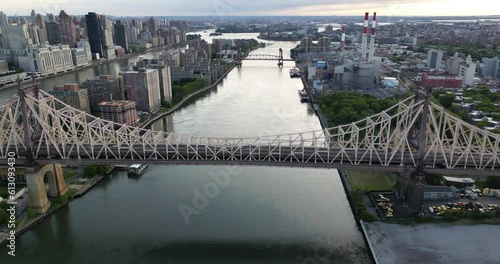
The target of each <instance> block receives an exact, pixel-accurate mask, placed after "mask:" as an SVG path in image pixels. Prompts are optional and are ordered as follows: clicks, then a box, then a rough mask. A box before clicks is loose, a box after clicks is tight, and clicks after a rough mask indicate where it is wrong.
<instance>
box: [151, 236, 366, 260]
mask: <svg viewBox="0 0 500 264" xmlns="http://www.w3.org/2000/svg"><path fill="white" fill-rule="evenodd" d="M362 251H364V252H362ZM368 255H369V254H367V252H366V249H363V248H358V247H357V246H356V245H355V244H345V245H340V246H338V247H329V246H328V245H321V244H318V242H317V241H312V242H311V243H293V244H283V243H279V242H262V241H249V242H246V241H245V242H243V241H218V242H209V241H175V242H172V243H168V244H165V245H163V246H161V247H156V248H152V249H149V250H147V251H146V252H145V254H144V256H143V257H144V258H145V259H144V260H145V261H147V262H148V263H151V262H152V263H370V262H371V260H370V259H357V257H356V256H368Z"/></svg>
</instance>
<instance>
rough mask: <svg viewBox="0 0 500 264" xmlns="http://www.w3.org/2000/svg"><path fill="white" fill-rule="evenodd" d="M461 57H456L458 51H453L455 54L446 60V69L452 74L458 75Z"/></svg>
mask: <svg viewBox="0 0 500 264" xmlns="http://www.w3.org/2000/svg"><path fill="white" fill-rule="evenodd" d="M461 62H462V59H460V58H459V57H458V53H457V52H455V55H454V56H453V57H451V58H449V59H448V61H446V70H447V71H448V72H449V73H451V74H454V75H458V73H459V71H460V63H461Z"/></svg>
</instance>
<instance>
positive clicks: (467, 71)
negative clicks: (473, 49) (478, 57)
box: [458, 55, 476, 87]
mask: <svg viewBox="0 0 500 264" xmlns="http://www.w3.org/2000/svg"><path fill="white" fill-rule="evenodd" d="M475 74H476V64H475V63H474V62H472V58H471V56H470V55H469V56H467V59H466V60H465V62H464V63H461V64H460V70H459V72H458V76H459V77H462V78H463V81H462V86H463V87H465V86H473V85H474V76H475Z"/></svg>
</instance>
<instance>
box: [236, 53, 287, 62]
mask: <svg viewBox="0 0 500 264" xmlns="http://www.w3.org/2000/svg"><path fill="white" fill-rule="evenodd" d="M279 59H280V56H278V55H272V54H250V55H248V56H246V57H245V60H272V61H277V60H279ZM283 61H294V60H292V59H283Z"/></svg>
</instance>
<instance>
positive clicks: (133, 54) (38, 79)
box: [0, 41, 190, 91]
mask: <svg viewBox="0 0 500 264" xmlns="http://www.w3.org/2000/svg"><path fill="white" fill-rule="evenodd" d="M189 43H190V41H186V42H182V43H176V44H170V45H164V46H161V47H156V48H151V49H148V50H145V51H143V52H139V53H132V54H127V55H125V56H122V57H118V58H114V59H110V60H106V59H101V60H99V61H92V63H91V64H89V65H85V66H82V67H78V68H74V69H70V70H67V71H64V72H59V73H56V74H51V75H47V76H43V77H39V78H36V80H37V81H42V80H45V79H49V78H54V77H57V76H61V75H65V74H68V73H72V72H75V71H80V70H85V69H89V68H93V67H98V66H102V65H106V64H109V63H113V62H119V61H122V60H127V59H130V58H133V57H139V56H141V55H144V54H146V53H149V52H155V51H159V50H162V49H168V48H175V47H180V46H184V45H187V44H189ZM28 82H29V81H26V82H23V83H28ZM16 86H17V84H10V85H6V86H1V87H0V91H1V90H7V89H12V88H14V87H16Z"/></svg>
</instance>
